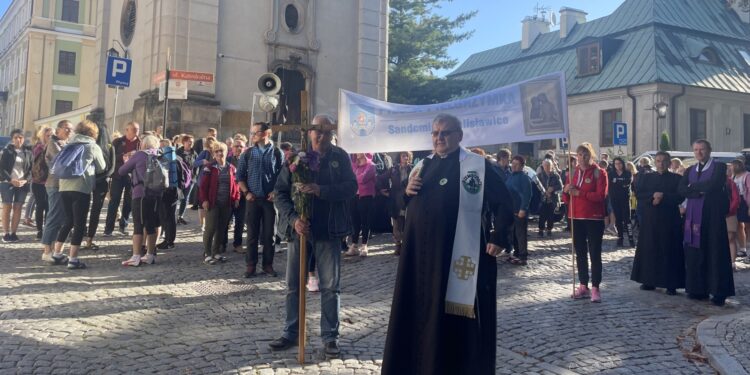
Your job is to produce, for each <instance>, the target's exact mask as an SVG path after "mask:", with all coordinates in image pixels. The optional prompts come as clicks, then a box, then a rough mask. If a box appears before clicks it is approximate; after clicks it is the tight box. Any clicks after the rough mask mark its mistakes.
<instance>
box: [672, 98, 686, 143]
mask: <svg viewBox="0 0 750 375" xmlns="http://www.w3.org/2000/svg"><path fill="white" fill-rule="evenodd" d="M681 87H682V92H680V93H679V94H677V95H675V96H673V97H672V99H670V103H669V107H670V113H669V132H670V133H672V134H670V135H669V136H670V137H671V141H672V148H673V149H675V150H678V148H677V138H676V135H677V98H679V97H681V96H684V95H685V91H687V90H686V89H685V86H681Z"/></svg>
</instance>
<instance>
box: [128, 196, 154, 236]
mask: <svg viewBox="0 0 750 375" xmlns="http://www.w3.org/2000/svg"><path fill="white" fill-rule="evenodd" d="M160 201H161V197H148V196H146V197H142V198H135V199H133V234H134V235H135V234H137V235H144V234H145V235H149V234H156V228H158V227H160V226H161V224H160V223H159V206H160Z"/></svg>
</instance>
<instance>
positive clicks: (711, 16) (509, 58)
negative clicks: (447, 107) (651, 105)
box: [449, 0, 750, 95]
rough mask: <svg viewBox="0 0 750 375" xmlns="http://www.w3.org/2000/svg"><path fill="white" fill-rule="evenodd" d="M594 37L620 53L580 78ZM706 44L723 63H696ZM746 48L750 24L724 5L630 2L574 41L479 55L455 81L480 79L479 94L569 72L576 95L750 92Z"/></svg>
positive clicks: (546, 40) (578, 30)
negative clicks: (580, 52) (580, 48)
mask: <svg viewBox="0 0 750 375" xmlns="http://www.w3.org/2000/svg"><path fill="white" fill-rule="evenodd" d="M587 39H597V40H603V46H604V47H603V48H605V49H607V48H609V49H611V50H612V51H613V53H612V55H611V56H610V57H609V58H608V59H607V60H605V61H604V65H603V66H602V71H601V73H600V74H597V75H593V76H587V77H577V68H576V66H577V57H576V48H575V47H576V46H577V45H579V44H581V42H585V41H586V40H587ZM612 41H614V43H613V42H612ZM618 41H619V43H621V44H619V43H617V42H618ZM705 47H711V48H713V49H714V50H715V51H716V52H717V54H718V56H719V57H720V59H721V61H722V64H721V65H720V66H715V65H710V64H706V63H703V62H699V61H697V56H698V55H699V54H700V52H701V51H702V50H703V48H705ZM740 50H745V51H748V53H750V27H749V26H748V25H746V24H743V23H742V21H740V19H739V17H738V16H737V15H736V14H735V13H734V11H732V10H731V9H729V8H727V7H726V5H725V2H724V1H723V0H626V1H625V2H624V3H623V4H622V5H621V6H620V7H619V8H617V10H615V12H614V13H612V14H611V15H609V16H606V17H602V18H599V19H596V20H592V21H589V22H586V23H583V24H578V25H576V26H575V27H574V29H573V30H572V32H571V33H570V34H569V35H568V37H567V38H564V39H563V38H560V33H559V31H553V32H549V33H545V34H542V35H539V36H538V37H537V39H536V40H535V41H534V43H533V44H532V46H531V47H530V48H529V49H527V50H525V51H523V50H521V43H520V42H516V43H511V44H508V45H505V46H502V47H498V48H493V49H490V50H487V51H483V52H479V53H475V54H473V55H472V56H470V57H469V58H468V59H467V60H466V61H465V62H464V63H463V64H462V65H461V66H460V67H458V68H457V69H456V70H455V71H453V72H452V73H450V74H449V76H450V77H454V78H469V79H474V80H477V81H479V82H480V83H481V87H480V89H479V90H478V91H479V92H481V91H487V90H491V89H494V88H497V87H501V86H505V85H508V84H512V83H515V82H519V81H523V80H526V79H530V78H533V77H536V76H539V75H543V74H546V73H550V72H555V71H564V72H565V73H566V77H567V87H568V93H569V94H570V95H575V94H583V93H588V92H596V91H601V90H607V89H612V88H618V87H627V86H633V85H639V84H645V83H653V82H668V83H675V84H682V85H689V86H698V87H706V88H715V89H721V90H729V91H740V92H745V93H750V65H748V64H747V63H746V62H745V61H744V59H743V57H742V56H741V55H740V52H739V51H740Z"/></svg>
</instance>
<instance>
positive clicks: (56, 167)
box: [49, 143, 89, 180]
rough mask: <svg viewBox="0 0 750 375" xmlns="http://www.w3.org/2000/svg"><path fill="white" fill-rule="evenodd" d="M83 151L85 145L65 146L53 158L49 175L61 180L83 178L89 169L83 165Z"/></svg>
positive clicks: (73, 144) (72, 144)
mask: <svg viewBox="0 0 750 375" xmlns="http://www.w3.org/2000/svg"><path fill="white" fill-rule="evenodd" d="M85 150H86V144H85V143H69V144H67V145H65V147H63V148H62V150H60V152H59V153H58V154H57V156H55V160H54V161H53V162H52V168H50V171H49V172H50V174H53V175H54V176H55V177H57V178H59V179H62V180H67V179H73V178H77V177H81V176H83V175H84V173H85V172H86V169H88V167H89V166H88V165H84V162H83V152H84V151H85Z"/></svg>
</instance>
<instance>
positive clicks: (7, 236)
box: [3, 233, 12, 242]
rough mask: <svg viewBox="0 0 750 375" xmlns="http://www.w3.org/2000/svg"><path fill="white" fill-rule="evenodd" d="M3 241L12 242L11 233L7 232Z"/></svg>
mask: <svg viewBox="0 0 750 375" xmlns="http://www.w3.org/2000/svg"><path fill="white" fill-rule="evenodd" d="M3 242H12V241H11V240H10V233H5V235H4V236H3Z"/></svg>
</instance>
